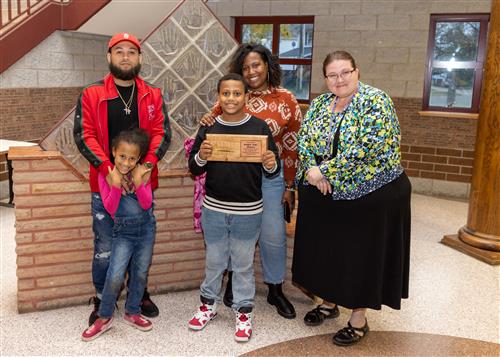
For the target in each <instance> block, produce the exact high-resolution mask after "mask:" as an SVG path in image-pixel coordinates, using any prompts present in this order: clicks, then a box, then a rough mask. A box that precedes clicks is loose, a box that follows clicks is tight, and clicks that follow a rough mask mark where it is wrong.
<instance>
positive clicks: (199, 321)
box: [188, 303, 217, 331]
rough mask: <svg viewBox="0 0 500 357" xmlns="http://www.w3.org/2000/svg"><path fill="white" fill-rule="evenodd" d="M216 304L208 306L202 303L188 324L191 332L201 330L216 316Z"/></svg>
mask: <svg viewBox="0 0 500 357" xmlns="http://www.w3.org/2000/svg"><path fill="white" fill-rule="evenodd" d="M216 310H217V304H213V305H209V304H204V303H202V304H201V305H200V307H198V310H197V311H196V313H195V314H194V315H193V317H192V318H191V320H189V322H188V326H189V328H190V329H191V330H197V331H199V330H203V328H204V327H205V326H206V325H207V324H208V323H209V322H210V321H212V320H213V319H214V318H215V316H217V312H216Z"/></svg>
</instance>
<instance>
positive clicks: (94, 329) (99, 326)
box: [82, 317, 113, 342]
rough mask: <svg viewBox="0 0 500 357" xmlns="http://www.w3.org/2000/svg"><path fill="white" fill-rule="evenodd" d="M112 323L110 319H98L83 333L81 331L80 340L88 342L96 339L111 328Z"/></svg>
mask: <svg viewBox="0 0 500 357" xmlns="http://www.w3.org/2000/svg"><path fill="white" fill-rule="evenodd" d="M112 322H113V318H112V317H111V318H110V319H108V320H103V319H101V318H98V319H97V320H95V322H94V323H93V324H92V325H90V326H89V327H88V328H87V329H86V330H85V331H83V333H82V340H84V341H86V342H88V341H92V340H93V339H96V338H97V337H99V336H101V335H102V334H103V333H104V332H106V331H108V330H109V329H110V328H111V324H112Z"/></svg>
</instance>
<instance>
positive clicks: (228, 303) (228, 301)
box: [222, 270, 233, 307]
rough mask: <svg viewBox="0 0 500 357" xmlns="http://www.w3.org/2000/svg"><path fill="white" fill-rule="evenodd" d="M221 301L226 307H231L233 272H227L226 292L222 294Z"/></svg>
mask: <svg viewBox="0 0 500 357" xmlns="http://www.w3.org/2000/svg"><path fill="white" fill-rule="evenodd" d="M222 301H223V302H224V305H226V306H227V307H231V306H233V272H232V271H229V270H228V272H227V283H226V291H225V292H224V297H223V298H222Z"/></svg>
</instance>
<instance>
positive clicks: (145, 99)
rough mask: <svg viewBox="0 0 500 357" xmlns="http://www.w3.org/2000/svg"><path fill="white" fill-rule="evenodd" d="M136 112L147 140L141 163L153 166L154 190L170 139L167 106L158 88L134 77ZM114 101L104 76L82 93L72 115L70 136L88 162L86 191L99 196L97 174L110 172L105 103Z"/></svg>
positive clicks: (112, 89)
mask: <svg viewBox="0 0 500 357" xmlns="http://www.w3.org/2000/svg"><path fill="white" fill-rule="evenodd" d="M135 84H136V88H137V108H138V112H139V126H140V127H141V128H143V129H144V130H146V131H147V132H148V134H149V136H150V143H149V150H148V152H147V154H146V155H145V156H144V158H143V159H142V162H151V163H152V164H154V165H155V166H154V168H153V172H152V174H151V188H152V189H155V188H156V187H158V168H157V166H156V163H157V162H158V161H159V160H161V158H162V157H163V156H164V155H165V153H166V151H167V149H168V147H169V145H170V141H171V138H172V132H171V130H170V122H169V118H168V113H167V106H166V104H165V101H164V100H163V96H162V93H161V90H160V88H156V87H153V86H151V85H149V84H148V83H146V82H145V81H144V80H142V79H141V78H139V77H136V79H135ZM115 98H118V91H117V90H116V86H115V83H114V80H113V76H112V75H111V74H108V75H107V76H106V77H104V79H103V80H100V81H98V82H95V83H93V84H91V85H89V86H87V87H86V88H84V89H83V91H82V94H81V95H80V97H79V98H78V102H77V104H76V111H75V119H74V127H73V135H74V138H75V143H76V146H77V147H78V150H80V152H81V153H82V155H83V156H84V157H85V158H86V159H87V160H88V161H89V162H90V174H89V180H90V190H91V191H92V192H99V185H98V182H97V174H98V172H101V173H102V174H103V175H104V176H106V175H107V174H108V167H111V168H113V164H112V163H111V161H110V159H109V157H110V153H109V142H108V100H110V99H115Z"/></svg>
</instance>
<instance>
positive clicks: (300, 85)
mask: <svg viewBox="0 0 500 357" xmlns="http://www.w3.org/2000/svg"><path fill="white" fill-rule="evenodd" d="M313 23H314V16H271V17H267V16H262V17H260V16H256V17H236V21H235V37H236V39H237V40H238V41H239V42H240V43H260V44H261V45H263V46H266V47H267V48H269V50H271V52H272V53H274V54H275V55H278V57H279V63H280V65H281V69H282V70H283V81H282V86H283V87H285V88H287V89H288V90H290V91H291V92H292V93H294V94H295V96H296V97H297V100H298V101H299V102H303V103H307V102H309V97H310V88H311V67H312V45H313V33H314V25H313Z"/></svg>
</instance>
